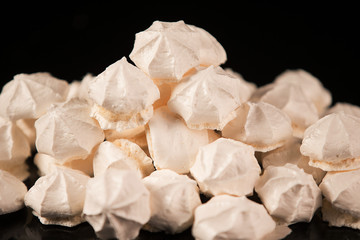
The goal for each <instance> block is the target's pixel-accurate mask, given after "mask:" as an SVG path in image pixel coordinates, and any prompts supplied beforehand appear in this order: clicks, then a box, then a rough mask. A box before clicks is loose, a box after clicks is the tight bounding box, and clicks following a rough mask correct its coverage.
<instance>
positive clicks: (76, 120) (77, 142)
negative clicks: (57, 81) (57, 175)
mask: <svg viewBox="0 0 360 240" xmlns="http://www.w3.org/2000/svg"><path fill="white" fill-rule="evenodd" d="M35 128H36V143H35V144H36V148H37V150H38V152H39V153H44V154H48V155H50V156H52V157H54V158H55V159H56V160H57V161H59V163H64V162H66V161H70V160H73V159H79V158H86V157H87V156H88V155H89V154H90V153H91V151H92V150H93V148H94V147H95V146H96V145H98V144H99V143H101V142H102V141H103V140H104V137H105V135H104V132H103V130H102V129H101V128H100V126H99V124H98V123H97V122H96V120H94V119H93V118H91V117H90V105H89V104H88V102H87V101H86V100H83V99H78V98H74V99H71V100H70V101H68V102H65V103H62V104H59V105H53V106H52V108H51V109H49V111H48V112H47V113H46V114H44V115H43V116H41V117H40V118H39V119H38V120H36V122H35Z"/></svg>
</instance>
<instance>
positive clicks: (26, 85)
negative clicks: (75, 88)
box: [0, 72, 69, 121]
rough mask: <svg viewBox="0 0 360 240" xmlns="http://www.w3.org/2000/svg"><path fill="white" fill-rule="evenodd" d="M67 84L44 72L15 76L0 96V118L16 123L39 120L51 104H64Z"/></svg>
mask: <svg viewBox="0 0 360 240" xmlns="http://www.w3.org/2000/svg"><path fill="white" fill-rule="evenodd" d="M68 91H69V84H68V83H67V82H66V81H64V80H60V79H58V78H55V77H53V76H51V75H50V74H49V73H46V72H39V73H33V74H24V73H22V74H17V75H15V76H14V79H13V80H11V81H10V82H8V83H7V84H6V85H5V86H4V87H3V90H2V92H1V94H0V116H3V117H8V118H9V119H11V120H13V121H16V120H19V119H29V118H35V119H36V118H39V117H40V116H41V115H43V114H44V113H45V112H46V111H47V109H48V107H49V106H50V105H51V104H53V103H59V102H64V101H65V100H66V96H67V94H68Z"/></svg>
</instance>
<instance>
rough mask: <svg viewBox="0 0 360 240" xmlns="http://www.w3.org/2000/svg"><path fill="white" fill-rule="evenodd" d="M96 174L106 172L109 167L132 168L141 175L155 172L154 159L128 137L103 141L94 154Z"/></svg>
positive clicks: (144, 175)
mask: <svg viewBox="0 0 360 240" xmlns="http://www.w3.org/2000/svg"><path fill="white" fill-rule="evenodd" d="M93 167H94V176H98V175H101V174H104V173H105V172H106V169H107V168H110V167H112V168H119V169H132V170H134V171H136V172H137V173H138V175H139V176H140V177H142V178H143V177H146V176H148V175H149V174H150V173H151V172H153V171H154V170H155V169H154V166H153V164H152V159H151V158H149V157H148V156H147V155H146V153H145V152H144V151H143V150H142V149H141V148H140V147H139V146H138V145H137V144H135V143H133V142H131V141H129V140H127V139H117V140H115V141H113V142H110V141H104V142H102V143H101V144H100V145H99V147H98V149H97V151H96V153H95V156H94V163H93Z"/></svg>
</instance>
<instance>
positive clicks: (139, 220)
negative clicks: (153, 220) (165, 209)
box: [83, 168, 151, 239]
mask: <svg viewBox="0 0 360 240" xmlns="http://www.w3.org/2000/svg"><path fill="white" fill-rule="evenodd" d="M150 215H151V210H150V193H149V191H148V190H147V188H146V187H145V185H144V183H143V182H142V181H141V178H140V177H139V176H138V175H137V173H136V172H134V171H133V170H120V169H116V168H109V169H107V170H106V173H105V174H101V175H98V176H95V177H94V178H92V179H90V180H89V182H88V184H87V187H86V197H85V204H84V209H83V216H84V217H85V219H86V221H87V222H88V223H89V224H90V225H91V226H92V227H93V229H94V230H95V233H96V235H97V236H98V237H99V238H102V239H109V238H118V239H135V238H136V237H137V236H138V234H139V231H140V229H141V228H142V226H143V225H144V224H145V223H147V222H148V221H149V219H150Z"/></svg>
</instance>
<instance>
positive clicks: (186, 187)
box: [143, 169, 201, 234]
mask: <svg viewBox="0 0 360 240" xmlns="http://www.w3.org/2000/svg"><path fill="white" fill-rule="evenodd" d="M143 181H144V183H145V186H146V187H147V189H148V190H149V192H150V206H151V218H150V220H149V222H148V223H147V224H146V229H148V230H150V231H154V232H157V231H164V232H166V233H170V234H176V233H180V232H183V231H184V230H186V229H187V228H189V227H190V226H191V225H192V223H193V220H194V210H195V208H196V207H198V206H199V205H200V204H201V200H200V194H199V188H198V186H197V183H196V182H195V181H194V180H192V179H190V178H189V177H188V176H186V175H180V174H178V173H176V172H174V171H172V170H169V169H163V170H157V171H155V172H153V173H151V175H149V176H147V177H145V178H144V179H143Z"/></svg>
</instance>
